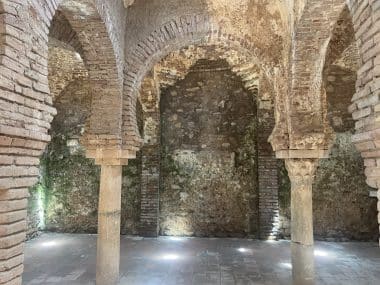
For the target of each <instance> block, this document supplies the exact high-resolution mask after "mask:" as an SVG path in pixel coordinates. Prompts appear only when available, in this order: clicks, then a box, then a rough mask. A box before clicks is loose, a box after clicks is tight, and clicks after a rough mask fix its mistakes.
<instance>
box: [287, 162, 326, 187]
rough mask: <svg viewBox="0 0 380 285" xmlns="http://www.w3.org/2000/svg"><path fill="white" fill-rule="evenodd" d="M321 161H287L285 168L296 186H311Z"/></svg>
mask: <svg viewBox="0 0 380 285" xmlns="http://www.w3.org/2000/svg"><path fill="white" fill-rule="evenodd" d="M318 162H319V159H315V158H314V159H299V158H292V159H285V166H286V169H287V171H288V175H289V178H290V180H291V182H292V184H294V185H311V184H312V183H313V181H314V177H315V172H316V170H317V167H318Z"/></svg>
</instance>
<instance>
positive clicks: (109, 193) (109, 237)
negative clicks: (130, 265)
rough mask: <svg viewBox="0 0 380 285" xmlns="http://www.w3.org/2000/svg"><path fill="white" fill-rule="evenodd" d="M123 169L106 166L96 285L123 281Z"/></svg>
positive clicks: (102, 192)
mask: <svg viewBox="0 0 380 285" xmlns="http://www.w3.org/2000/svg"><path fill="white" fill-rule="evenodd" d="M121 183H122V166H105V165H103V166H102V169H101V177H100V192H99V209H98V244H97V265H96V284H97V285H115V284H118V282H119V265H120V210H121Z"/></svg>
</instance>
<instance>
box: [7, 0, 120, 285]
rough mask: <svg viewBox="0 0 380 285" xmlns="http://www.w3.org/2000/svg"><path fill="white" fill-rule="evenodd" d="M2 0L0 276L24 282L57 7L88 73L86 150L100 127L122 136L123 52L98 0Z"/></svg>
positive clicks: (51, 111)
mask: <svg viewBox="0 0 380 285" xmlns="http://www.w3.org/2000/svg"><path fill="white" fill-rule="evenodd" d="M6 2H7V1H5V2H4V1H0V14H1V17H0V19H1V21H3V22H2V23H1V24H0V33H1V37H0V39H1V43H0V44H1V46H0V48H1V55H0V65H1V74H0V79H1V80H0V91H1V92H0V103H1V106H2V110H1V115H0V116H1V117H2V119H3V120H2V121H6V122H7V123H6V124H4V123H0V160H1V165H0V225H1V231H0V260H1V261H0V283H1V284H21V275H22V272H23V243H24V240H25V235H26V234H25V231H26V215H27V211H26V207H27V197H28V195H29V194H28V188H29V187H30V186H32V185H33V184H35V183H36V182H37V179H38V175H39V170H38V167H39V157H40V155H41V153H42V151H43V150H44V149H45V146H46V144H47V143H48V142H49V141H50V136H49V135H48V130H49V129H50V122H51V121H52V119H53V117H54V115H55V114H56V111H55V108H54V107H53V105H52V98H51V96H50V90H49V85H48V76H47V75H48V34H49V27H50V25H51V21H52V19H53V16H54V14H55V13H56V11H57V10H59V11H61V12H62V13H63V14H64V15H65V17H66V18H67V19H68V21H69V22H70V24H71V26H72V27H73V30H75V32H76V33H77V35H78V39H79V41H80V42H81V45H82V47H83V58H84V61H85V62H86V65H87V67H88V69H89V76H90V77H91V79H90V80H91V84H92V86H93V90H94V92H93V104H92V109H93V110H92V113H93V115H92V118H91V119H90V121H89V124H88V128H87V136H86V140H85V142H86V143H87V145H88V146H89V148H90V150H91V147H93V148H94V149H95V148H96V147H98V146H99V145H101V144H102V143H103V141H104V137H103V135H106V136H107V137H114V138H115V139H114V140H113V142H114V144H115V145H118V144H119V143H120V139H119V138H120V130H121V126H120V119H121V115H122V110H121V106H122V80H123V79H122V76H121V74H122V66H123V64H119V65H118V64H117V62H118V60H117V59H120V58H122V55H121V54H117V53H115V52H114V50H115V49H114V47H116V45H117V44H116V43H115V42H114V38H115V36H112V35H111V34H110V31H111V32H112V27H109V25H110V24H107V22H111V20H110V19H108V18H107V15H106V11H105V4H104V3H102V2H103V1H99V0H78V1H68V0H63V1H56V0H39V1H33V2H28V1H17V2H12V5H7V3H6ZM25 2H26V3H25ZM120 5H121V4H120ZM16 10H17V13H16V12H15V11H16ZM15 15H18V16H17V17H20V18H16V19H15V17H16V16H15ZM78 15H79V16H80V17H79V16H78ZM20 19H22V21H21V20H20ZM21 40H22V42H23V43H22V44H17V43H18V42H20V41H21ZM16 55H17V56H16ZM119 62H122V60H119ZM99 66H101V67H102V69H101V70H100V71H99V68H98V67H99ZM99 90H101V91H102V92H99ZM95 91H96V92H95ZM105 114H108V115H105ZM99 118H101V120H100V119H99ZM107 143H109V142H108V141H107Z"/></svg>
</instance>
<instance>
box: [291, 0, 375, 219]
mask: <svg viewBox="0 0 380 285" xmlns="http://www.w3.org/2000/svg"><path fill="white" fill-rule="evenodd" d="M321 2H322V3H321ZM326 7H330V8H328V9H327V8H326ZM347 7H348V10H349V14H350V17H351V20H352V22H353V27H354V30H355V38H356V44H357V47H358V49H359V57H360V64H359V66H360V67H359V70H358V72H357V83H356V93H355V95H354V96H353V98H352V105H351V106H349V112H351V113H352V114H353V119H354V120H355V122H356V132H355V135H354V136H353V142H354V143H355V145H356V147H357V149H358V150H359V151H360V152H361V154H362V157H363V159H364V164H365V166H366V170H365V175H366V177H367V184H368V185H369V186H371V187H374V188H377V189H379V187H380V164H379V161H380V160H379V159H380V143H379V141H380V126H379V124H378V123H377V122H376V118H377V117H378V114H379V113H378V112H379V111H380V108H379V103H380V100H379V94H380V60H379V59H380V37H379V35H380V17H379V14H380V2H378V1H361V0H347V1H344V0H335V1H320V0H311V1H308V3H307V5H306V7H305V9H304V13H303V16H302V18H301V21H300V23H299V27H298V30H299V32H300V37H299V39H300V41H299V42H297V40H298V36H297V34H296V43H295V51H294V55H295V57H294V58H293V60H294V63H293V64H294V65H293V70H294V71H295V72H294V73H293V82H299V84H298V85H297V84H296V85H293V86H292V91H291V94H290V96H289V98H288V105H289V110H290V111H289V114H288V116H291V117H294V118H296V119H297V120H298V122H299V121H303V122H305V121H311V120H305V119H303V118H307V117H308V116H309V117H310V118H316V119H314V121H315V122H318V123H317V125H310V124H309V125H305V126H301V125H300V124H298V126H296V125H297V122H292V121H291V119H290V123H289V125H290V129H291V131H292V129H293V130H295V132H298V133H301V136H300V137H293V138H291V147H292V148H295V149H305V148H306V149H308V148H317V149H320V150H327V149H328V142H329V135H328V132H329V130H328V129H329V128H328V127H326V126H327V125H328V124H327V122H326V118H325V117H324V115H325V110H324V109H326V106H325V105H324V104H325V102H323V101H324V98H323V96H324V94H323V92H322V80H321V78H322V77H323V75H322V74H323V68H324V65H325V64H326V62H325V60H326V52H327V51H328V49H329V45H330V41H331V39H332V37H331V36H332V33H333V28H334V27H335V25H336V23H337V20H338V19H339V16H340V15H342V13H344V11H345V10H346V9H347ZM321 15H322V16H323V17H322V16H321ZM316 17H318V19H319V20H320V22H319V25H318V26H316V25H312V21H313V20H315V19H316ZM308 26H309V27H310V26H311V27H313V28H314V30H315V31H314V32H313V34H317V35H320V36H319V37H318V38H319V42H318V43H315V46H317V47H318V49H316V50H313V51H310V50H308V49H307V47H308V46H309V47H310V46H313V45H311V41H313V40H315V39H314V37H313V38H311V37H310V38H307V39H306V40H303V41H302V40H301V38H302V36H301V34H302V31H303V28H306V27H308ZM305 51H308V52H307V53H309V54H307V53H306V52H305ZM318 53H319V55H318ZM305 62H306V64H305ZM302 65H303V66H316V67H317V68H316V69H314V71H312V72H310V71H305V70H304V69H302ZM318 66H319V67H318ZM298 71H299V72H298ZM310 81H312V82H313V83H314V84H311V85H310V84H305V83H306V82H310ZM302 94H308V95H309V96H308V98H311V99H312V100H314V101H312V102H310V99H309V100H304V98H302V97H304V96H302ZM307 106H309V107H307ZM310 106H314V107H313V108H314V110H316V112H315V113H313V111H312V109H311V108H310ZM305 116H306V117H305ZM297 128H298V129H297ZM310 129H317V130H319V131H318V132H319V135H318V134H315V133H314V134H308V133H302V130H310ZM293 132H294V131H293ZM309 135H310V136H313V137H314V138H315V137H317V139H314V141H312V142H311V144H309V145H307V144H305V142H306V141H308V139H307V138H308V136H309ZM378 193H380V191H378ZM378 198H380V194H378ZM379 210H380V209H379ZM379 221H380V214H379Z"/></svg>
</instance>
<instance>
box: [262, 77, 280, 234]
mask: <svg viewBox="0 0 380 285" xmlns="http://www.w3.org/2000/svg"><path fill="white" fill-rule="evenodd" d="M273 93H274V92H273V90H271V86H270V84H269V82H268V81H267V79H266V78H265V77H262V78H260V86H259V90H258V92H257V97H258V98H257V102H258V108H257V118H258V121H259V123H258V128H257V152H258V153H257V159H258V182H259V231H260V238H261V239H276V238H277V237H278V234H279V204H278V189H279V185H278V175H279V174H278V161H277V159H276V157H275V153H274V152H273V149H272V146H271V145H270V143H269V142H268V139H269V136H270V135H271V133H272V131H273V128H274V125H275V120H274V116H273V114H274V110H273V105H274V101H273V100H274V94H273Z"/></svg>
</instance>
